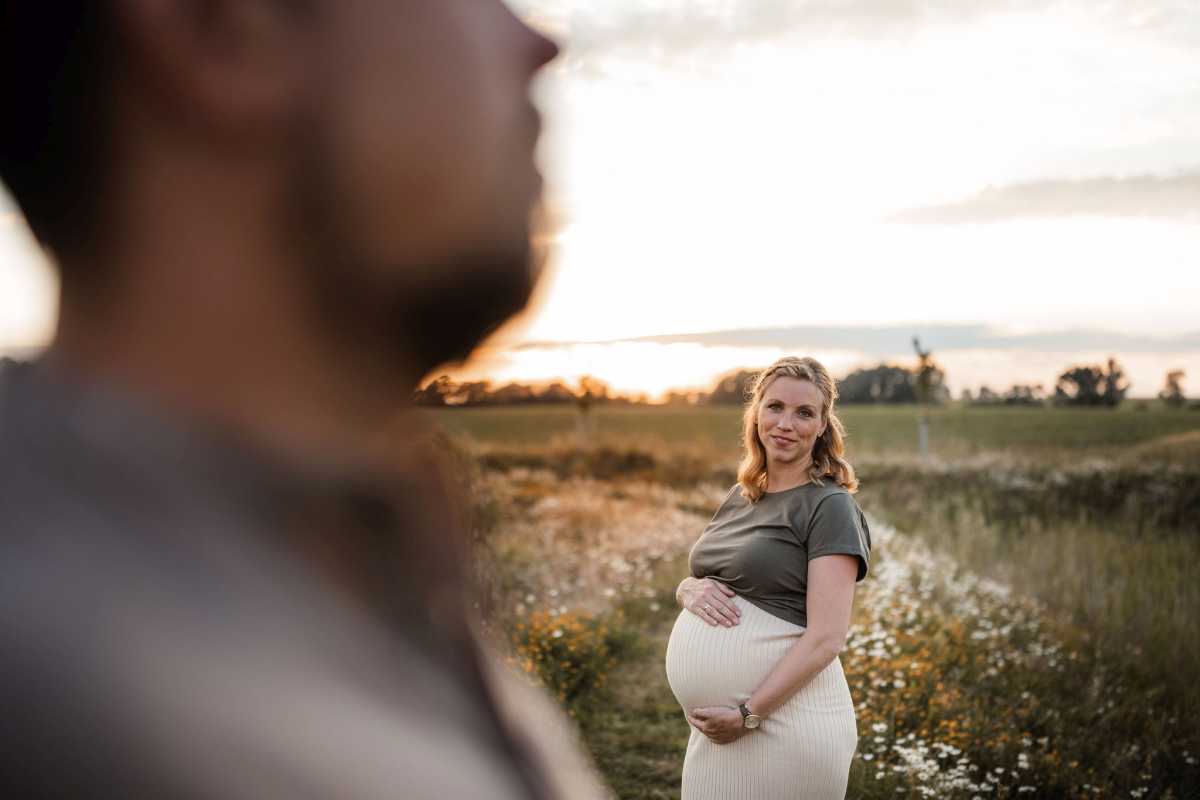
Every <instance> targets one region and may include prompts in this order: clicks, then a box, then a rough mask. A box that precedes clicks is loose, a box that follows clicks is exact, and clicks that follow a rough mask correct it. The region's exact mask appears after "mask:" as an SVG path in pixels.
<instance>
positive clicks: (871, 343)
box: [516, 323, 1200, 357]
mask: <svg viewBox="0 0 1200 800" xmlns="http://www.w3.org/2000/svg"><path fill="white" fill-rule="evenodd" d="M913 336H919V337H920V339H921V346H922V348H925V349H929V350H932V351H933V352H934V354H935V356H936V354H937V353H939V352H943V351H948V350H1023V351H1030V352H1073V351H1078V352H1084V351H1088V352H1096V351H1109V352H1112V353H1114V354H1120V353H1168V352H1180V353H1184V352H1200V330H1196V331H1192V332H1190V333H1185V334H1180V335H1178V336H1170V337H1154V336H1144V335H1136V334H1124V333H1119V332H1115V331H1103V330H1094V329H1079V328H1075V329H1065V330H1056V331H1040V332H1032V333H1021V334H1012V333H1004V332H1002V331H999V330H997V329H995V328H993V327H991V326H988V325H983V324H975V323H971V324H960V325H922V324H911V325H903V324H897V325H883V326H874V327H868V326H834V325H795V326H778V327H770V328H737V329H731V330H720V331H702V332H697V333H680V334H664V335H658V336H639V337H635V338H630V339H614V340H605V341H594V342H552V341H549V342H548V341H541V342H526V343H524V344H521V345H519V346H518V347H517V348H516V349H553V348H558V347H572V346H575V345H579V344H610V343H613V342H656V343H659V344H673V343H692V344H700V345H706V346H711V347H717V346H726V347H781V348H786V349H792V350H797V349H799V350H849V351H856V352H861V353H863V354H865V355H868V356H876V357H885V356H890V355H894V354H896V353H905V352H909V351H911V349H912V337H913Z"/></svg>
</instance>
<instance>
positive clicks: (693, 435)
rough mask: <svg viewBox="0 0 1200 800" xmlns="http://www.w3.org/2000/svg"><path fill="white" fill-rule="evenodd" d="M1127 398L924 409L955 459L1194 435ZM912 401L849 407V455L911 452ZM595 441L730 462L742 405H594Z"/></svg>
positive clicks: (497, 431) (486, 413) (940, 446)
mask: <svg viewBox="0 0 1200 800" xmlns="http://www.w3.org/2000/svg"><path fill="white" fill-rule="evenodd" d="M1137 408H1138V406H1137V405H1133V404H1126V405H1125V406H1124V407H1122V408H1119V409H1116V410H1113V409H1100V408H1080V409H1068V408H1016V407H1007V408H1003V407H1002V408H964V407H961V406H951V407H947V408H933V409H931V410H930V411H929V431H930V449H931V451H932V453H933V454H934V455H936V456H940V457H945V458H957V457H963V456H971V455H976V454H981V453H1008V454H1015V455H1030V456H1037V455H1042V454H1059V455H1063V456H1067V457H1069V456H1071V455H1081V454H1096V455H1101V456H1111V457H1119V456H1122V455H1123V454H1124V452H1125V450H1126V449H1127V448H1129V447H1130V446H1132V445H1137V444H1144V443H1147V442H1151V441H1153V440H1156V439H1162V438H1163V437H1168V436H1172V435H1177V434H1181V433H1188V432H1194V431H1200V411H1183V410H1169V409H1164V408H1161V407H1159V406H1157V405H1149V409H1148V410H1145V411H1138V410H1135V409H1137ZM423 413H426V414H429V415H430V416H431V417H432V418H433V419H434V420H436V421H437V422H438V424H440V425H441V426H442V427H443V428H444V429H445V430H446V431H447V432H450V433H454V434H463V435H466V436H469V437H471V438H472V439H474V440H475V441H477V442H479V443H481V444H485V445H500V446H522V447H528V446H533V447H538V446H548V445H552V444H554V443H556V442H567V441H571V440H573V439H574V437H575V436H576V432H577V429H578V425H579V412H578V411H577V410H576V408H575V407H573V406H561V405H547V406H512V407H501V408H461V409H437V410H432V411H424V412H423ZM919 413H920V409H919V408H918V407H917V406H911V405H905V406H845V407H843V408H840V409H839V410H838V415H839V417H840V418H841V420H842V422H843V423H844V425H845V426H846V429H847V433H848V436H847V449H848V451H849V453H850V455H851V457H852V458H854V457H858V458H864V457H865V458H876V457H888V456H893V455H895V456H907V455H913V454H915V453H916V452H917V433H916V431H917V418H918V415H919ZM591 415H592V417H593V422H592V430H593V431H594V436H595V438H597V439H598V440H600V441H613V442H623V443H628V444H638V445H640V446H641V447H644V448H647V449H649V448H653V447H655V446H659V447H661V446H666V447H679V446H693V447H699V448H704V449H707V450H710V451H712V452H713V453H714V454H720V455H721V456H724V457H727V458H729V459H731V460H733V459H736V458H737V454H738V452H739V447H740V444H739V442H740V439H739V424H740V422H739V420H740V416H741V410H740V409H739V408H737V407H734V406H699V407H654V406H649V407H638V406H631V407H622V406H611V407H604V406H599V407H596V408H595V409H593V411H592V412H591Z"/></svg>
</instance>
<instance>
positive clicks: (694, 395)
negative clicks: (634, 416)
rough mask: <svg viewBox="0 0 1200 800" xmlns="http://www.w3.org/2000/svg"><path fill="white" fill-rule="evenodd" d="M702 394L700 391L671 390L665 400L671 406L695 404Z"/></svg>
mask: <svg viewBox="0 0 1200 800" xmlns="http://www.w3.org/2000/svg"><path fill="white" fill-rule="evenodd" d="M702 396H703V395H701V393H700V392H687V391H678V390H671V391H669V392H667V394H666V397H664V398H663V401H664V402H665V403H666V404H667V405H669V406H694V405H696V404H697V403H698V402H700V399H701V397H702ZM643 402H644V401H643Z"/></svg>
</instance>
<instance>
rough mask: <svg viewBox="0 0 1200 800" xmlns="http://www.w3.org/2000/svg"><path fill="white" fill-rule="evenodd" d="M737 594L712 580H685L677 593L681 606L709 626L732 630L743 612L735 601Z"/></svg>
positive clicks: (689, 578)
mask: <svg viewBox="0 0 1200 800" xmlns="http://www.w3.org/2000/svg"><path fill="white" fill-rule="evenodd" d="M734 594H735V592H734V591H733V589H730V588H729V587H728V586H726V585H725V584H723V583H721V582H720V581H716V580H713V579H712V578H693V577H691V576H689V577H687V578H684V579H683V581H682V582H680V584H679V588H678V589H677V590H676V592H675V596H676V597H677V598H678V599H679V604H680V605H681V606H683V607H684V608H686V609H687V610H688V611H691V612H692V613H693V614H695V615H696V616H698V617H700V619H702V620H704V621H705V622H707V623H708V624H709V625H714V626H715V625H724V626H725V627H727V628H731V627H733V626H734V625H737V624H738V618H739V617H741V615H742V612H741V609H739V608H738V607H737V606H736V605H734V603H733V601H732V600H730V599H729V598H731V597H733V596H734Z"/></svg>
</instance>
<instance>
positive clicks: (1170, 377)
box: [1158, 369, 1187, 408]
mask: <svg viewBox="0 0 1200 800" xmlns="http://www.w3.org/2000/svg"><path fill="white" fill-rule="evenodd" d="M1183 376H1184V372H1183V370H1181V369H1173V370H1171V371H1170V372H1168V373H1167V382H1166V385H1165V386H1164V387H1163V390H1162V391H1161V392H1159V393H1158V399H1159V400H1162V401H1163V402H1164V403H1166V404H1167V405H1168V406H1169V407H1171V408H1183V407H1184V405H1186V404H1187V397H1186V396H1184V394H1183Z"/></svg>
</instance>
